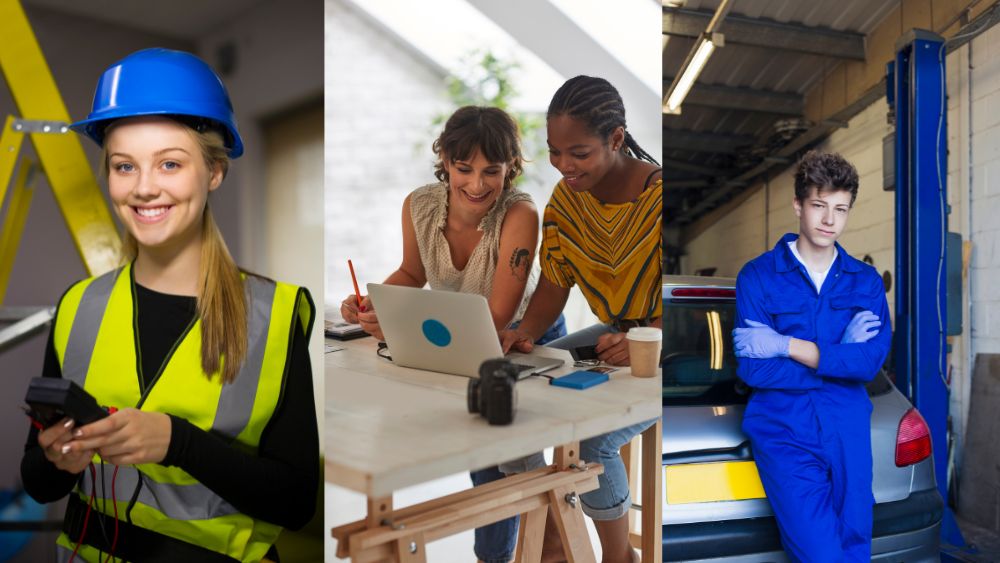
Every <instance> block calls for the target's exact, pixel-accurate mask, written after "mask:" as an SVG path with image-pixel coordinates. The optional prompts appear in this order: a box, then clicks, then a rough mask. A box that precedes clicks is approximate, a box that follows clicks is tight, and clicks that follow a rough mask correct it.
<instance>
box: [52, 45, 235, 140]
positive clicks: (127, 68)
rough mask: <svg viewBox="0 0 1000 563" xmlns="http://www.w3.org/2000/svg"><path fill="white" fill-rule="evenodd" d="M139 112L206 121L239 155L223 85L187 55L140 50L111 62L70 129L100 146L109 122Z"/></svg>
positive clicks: (157, 50)
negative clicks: (86, 108)
mask: <svg viewBox="0 0 1000 563" xmlns="http://www.w3.org/2000/svg"><path fill="white" fill-rule="evenodd" d="M140 115H166V116H176V117H179V118H181V121H184V122H187V123H192V121H193V122H199V121H202V122H203V121H204V120H208V121H209V122H211V124H213V125H216V126H218V127H219V128H221V129H222V130H223V132H225V138H226V148H227V149H229V153H228V154H229V157H230V158H237V157H239V156H240V155H241V154H243V140H242V139H240V133H239V131H237V129H236V117H235V116H234V115H233V105H232V103H230V101H229V94H228V93H227V92H226V87H225V86H224V85H223V84H222V81H221V80H220V79H219V77H218V76H217V75H216V74H215V72H213V71H212V68H211V67H209V66H208V64H206V63H205V61H203V60H201V59H199V58H198V57H196V56H194V55H192V54H191V53H185V52H183V51H173V50H170V49H143V50H141V51H136V52H135V53H132V54H131V55H129V56H127V57H125V58H124V59H122V60H120V61H118V62H116V63H115V64H113V65H111V66H110V67H109V68H108V69H107V70H105V71H104V74H102V75H101V79H100V80H99V81H98V82H97V91H96V92H94V106H93V108H92V109H91V111H90V115H88V116H87V119H84V120H83V121H77V122H76V123H74V124H72V125H70V129H73V130H74V131H77V132H79V133H84V134H85V135H87V136H88V137H90V138H91V139H93V140H94V142H96V143H97V144H98V145H101V146H104V129H105V127H106V126H107V125H108V124H109V123H110V122H111V121H114V120H115V119H121V118H123V117H136V116H140Z"/></svg>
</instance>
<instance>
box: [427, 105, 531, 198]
mask: <svg viewBox="0 0 1000 563" xmlns="http://www.w3.org/2000/svg"><path fill="white" fill-rule="evenodd" d="M431 148H432V149H433V150H434V154H435V155H437V158H438V160H437V162H436V163H435V164H434V176H435V177H437V179H438V180H440V181H442V182H447V181H448V171H447V170H445V167H444V159H445V158H447V159H448V161H449V162H451V163H454V162H456V161H459V160H468V159H470V158H472V156H473V155H474V154H476V152H479V153H480V154H482V155H483V158H485V159H486V161H487V162H489V163H492V164H499V163H503V164H508V165H509V167H508V169H507V176H506V177H504V187H505V188H506V187H509V186H510V185H511V183H512V182H513V181H514V179H515V178H517V177H518V176H520V175H521V172H522V171H523V169H524V156H523V155H522V153H521V136H520V132H519V131H518V128H517V122H516V121H514V119H513V118H511V116H509V115H507V112H505V111H503V110H502V109H499V108H491V107H481V106H465V107H462V108H459V109H458V111H456V112H455V113H453V114H452V115H451V117H449V118H448V121H447V122H446V123H445V124H444V131H442V132H441V135H440V136H439V137H438V138H437V140H435V141H434V144H433V145H432V146H431Z"/></svg>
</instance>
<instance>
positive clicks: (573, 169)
mask: <svg viewBox="0 0 1000 563" xmlns="http://www.w3.org/2000/svg"><path fill="white" fill-rule="evenodd" d="M546 128H547V131H548V144H549V162H550V163H551V164H552V166H554V167H555V168H556V170H558V171H559V173H560V174H562V176H563V181H564V182H566V185H567V186H569V188H570V189H571V190H573V191H575V192H586V191H589V190H591V189H592V188H593V187H594V186H596V185H597V184H598V183H599V182H600V181H601V180H602V179H603V178H604V175H605V174H607V173H608V171H609V170H610V169H611V168H612V166H613V164H614V162H615V158H616V155H617V153H618V150H619V149H620V148H621V145H622V142H624V139H625V132H624V129H623V128H621V127H619V128H617V129H615V130H614V131H613V132H612V133H611V135H610V136H609V137H608V138H607V139H602V138H601V137H600V136H598V135H595V134H594V133H593V132H592V131H591V130H590V129H589V128H588V127H587V125H586V123H584V122H583V121H582V120H580V119H577V118H574V117H570V116H568V115H565V114H562V115H554V116H552V117H550V118H548V120H547V121H546Z"/></svg>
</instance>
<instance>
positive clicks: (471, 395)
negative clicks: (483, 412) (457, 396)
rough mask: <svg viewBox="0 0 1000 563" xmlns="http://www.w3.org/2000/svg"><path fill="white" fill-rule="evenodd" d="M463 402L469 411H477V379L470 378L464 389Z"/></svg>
mask: <svg viewBox="0 0 1000 563" xmlns="http://www.w3.org/2000/svg"><path fill="white" fill-rule="evenodd" d="M465 402H466V406H467V407H468V408H469V412H470V413H477V412H479V380H478V379H470V380H469V385H468V387H466V389H465Z"/></svg>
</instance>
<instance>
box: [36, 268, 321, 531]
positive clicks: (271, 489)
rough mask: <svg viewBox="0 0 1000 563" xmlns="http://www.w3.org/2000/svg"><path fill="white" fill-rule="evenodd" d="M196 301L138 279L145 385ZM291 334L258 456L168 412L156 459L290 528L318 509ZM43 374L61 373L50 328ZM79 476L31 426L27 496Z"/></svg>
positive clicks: (302, 370)
mask: <svg viewBox="0 0 1000 563" xmlns="http://www.w3.org/2000/svg"><path fill="white" fill-rule="evenodd" d="M196 303H197V302H196V299H195V298H194V297H187V296H178V295H168V294H164V293H159V292H156V291H153V290H150V289H147V288H145V287H142V286H140V285H138V284H136V306H137V307H138V309H139V311H140V312H141V314H140V315H138V317H139V322H138V324H139V326H138V333H139V347H140V350H141V352H142V374H141V375H140V379H141V380H140V386H141V388H142V389H145V388H146V387H147V386H148V383H149V380H152V379H153V378H154V377H155V374H156V373H157V372H158V371H159V369H160V366H161V364H162V363H163V361H164V360H165V359H166V357H167V354H168V353H169V351H170V350H171V348H173V346H174V343H175V342H177V341H178V340H179V339H180V338H181V337H182V336H183V334H184V331H185V329H186V328H187V327H188V325H189V324H190V323H191V321H192V320H193V319H194V316H195V315H196V314H197V308H196ZM53 330H54V329H53ZM293 332H294V337H293V338H292V346H291V350H290V362H291V364H290V366H289V369H288V372H287V373H288V374H287V377H286V381H285V382H284V385H283V391H282V396H281V397H280V399H279V401H278V405H277V407H276V408H275V411H274V414H273V415H272V416H271V420H270V421H269V422H268V424H267V426H266V427H265V428H264V431H263V433H262V434H261V437H260V444H259V446H258V450H257V454H256V455H254V454H252V453H248V452H246V451H244V450H242V449H240V448H238V447H236V446H234V445H232V444H230V443H229V442H227V441H225V440H223V439H221V438H219V437H217V436H215V435H213V434H210V433H208V432H206V431H204V430H202V429H200V428H198V427H197V426H194V425H193V424H191V423H190V422H188V421H187V420H185V419H183V418H180V417H177V416H174V415H169V416H170V422H171V428H170V445H169V446H168V449H167V455H166V457H164V459H163V461H162V462H160V463H161V465H165V466H176V467H180V468H181V469H183V470H184V471H187V472H188V473H189V474H191V476H193V477H194V478H195V479H197V480H198V481H200V482H201V483H202V484H203V485H205V486H207V487H208V488H210V489H212V490H213V491H214V492H215V493H216V494H218V495H219V496H220V497H222V498H223V499H225V500H226V501H227V502H229V503H230V504H232V505H233V506H234V507H235V508H236V509H237V510H239V511H240V512H242V513H244V514H247V515H249V516H252V517H254V518H258V519H260V520H265V521H267V522H271V523H274V524H277V525H279V526H282V527H285V528H290V529H293V530H294V529H298V528H301V527H302V526H304V525H305V524H306V523H307V522H308V521H309V519H310V518H312V515H313V513H314V512H315V511H316V492H317V488H318V487H319V434H318V431H317V428H316V407H315V403H314V402H313V388H312V370H311V369H310V365H309V350H308V342H307V339H306V337H305V335H304V334H303V331H301V330H295V331H293ZM42 375H43V376H45V377H62V370H61V368H60V366H59V361H58V358H57V356H56V353H55V347H54V345H53V341H52V331H50V332H49V340H48V344H47V346H46V349H45V362H44V364H43V368H42ZM80 475H81V474H79V473H77V474H73V473H68V472H66V471H63V470H61V469H59V468H57V467H56V466H55V465H54V464H53V463H51V462H50V461H49V460H48V459H47V458H46V457H45V452H44V451H43V450H42V448H41V447H39V445H38V431H37V430H35V429H34V428H31V429H30V430H29V432H28V440H27V444H26V445H25V448H24V457H23V458H22V459H21V479H22V481H23V482H24V488H25V490H26V491H27V492H28V494H30V495H31V496H32V498H34V499H35V500H37V501H39V502H53V501H56V500H59V499H61V498H62V497H64V496H66V495H67V494H69V492H70V491H71V490H72V489H73V485H74V484H75V483H76V482H77V480H78V479H79V477H80Z"/></svg>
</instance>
